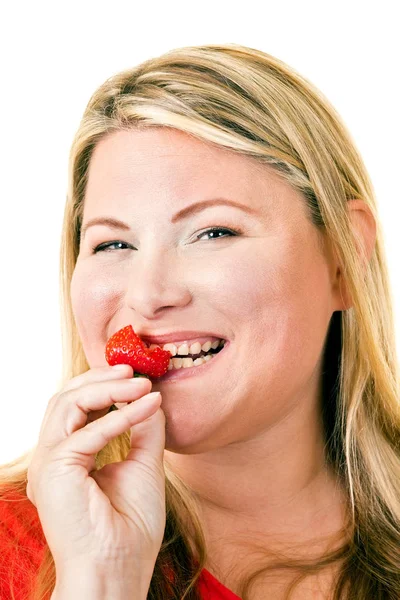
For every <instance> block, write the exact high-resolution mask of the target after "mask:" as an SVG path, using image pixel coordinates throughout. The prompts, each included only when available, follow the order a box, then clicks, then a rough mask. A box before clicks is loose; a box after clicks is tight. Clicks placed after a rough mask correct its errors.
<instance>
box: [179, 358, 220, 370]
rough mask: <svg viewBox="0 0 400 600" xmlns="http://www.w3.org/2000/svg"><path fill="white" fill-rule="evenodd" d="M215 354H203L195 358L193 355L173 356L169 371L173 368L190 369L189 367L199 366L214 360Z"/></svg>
mask: <svg viewBox="0 0 400 600" xmlns="http://www.w3.org/2000/svg"><path fill="white" fill-rule="evenodd" d="M214 356H215V355H214V354H207V356H201V357H199V358H196V360H193V358H191V357H187V358H171V359H170V361H169V365H168V371H171V370H172V369H188V368H189V367H199V366H200V365H202V364H204V363H206V362H208V361H209V360H212V359H213V358H214Z"/></svg>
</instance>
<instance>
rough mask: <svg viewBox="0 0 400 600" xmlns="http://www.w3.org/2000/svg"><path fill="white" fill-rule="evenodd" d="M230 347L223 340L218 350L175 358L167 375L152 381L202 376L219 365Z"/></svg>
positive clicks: (162, 381)
mask: <svg viewBox="0 0 400 600" xmlns="http://www.w3.org/2000/svg"><path fill="white" fill-rule="evenodd" d="M229 345H230V344H229V342H228V341H226V340H221V342H220V343H219V345H218V346H217V347H216V348H210V349H209V350H208V351H205V350H201V352H199V353H197V354H193V355H190V356H187V355H186V356H180V355H176V356H173V357H171V358H170V361H169V365H168V371H167V373H166V374H165V375H163V376H162V377H157V378H155V379H152V381H153V383H154V384H156V383H158V382H160V383H164V382H167V381H175V380H180V379H186V378H187V377H192V376H195V375H202V374H203V373H205V372H208V371H209V369H210V368H212V366H213V365H215V364H216V363H217V362H218V363H219V360H220V357H221V356H222V355H225V353H226V352H227V348H228V347H229Z"/></svg>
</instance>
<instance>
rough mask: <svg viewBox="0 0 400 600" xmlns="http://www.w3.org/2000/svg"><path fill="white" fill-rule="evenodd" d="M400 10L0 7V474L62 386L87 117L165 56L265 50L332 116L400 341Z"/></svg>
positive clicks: (345, 4) (32, 436)
mask: <svg viewBox="0 0 400 600" xmlns="http://www.w3.org/2000/svg"><path fill="white" fill-rule="evenodd" d="M234 4H236V7H235V6H234ZM396 4H397V2H396V1H395V0H394V1H393V2H389V1H387V0H381V1H380V2H379V3H378V2H376V3H366V2H361V1H353V2H352V1H351V0H347V1H343V0H340V1H339V0H336V1H335V2H329V3H328V2H321V1H318V2H312V1H310V0H308V1H307V0H302V2H298V1H297V0H291V1H290V0H289V1H288V0H286V1H285V2H280V3H277V2H267V1H266V0H264V1H260V0H246V2H238V3H234V2H233V1H232V0H222V1H220V2H218V1H217V0H214V1H212V2H204V1H203V2H188V1H186V2H174V1H172V2H144V3H143V2H141V3H138V2H137V0H131V1H129V2H123V1H118V0H113V2H107V3H104V4H103V3H102V2H99V1H97V2H89V1H85V0H80V2H75V3H74V2H71V1H68V2H66V1H65V2H63V3H61V2H43V1H42V2H40V1H39V2H38V1H36V2H28V1H25V2H18V3H17V2H15V3H5V2H4V3H3V4H2V5H3V8H2V9H1V12H0V23H1V25H0V27H1V31H0V52H1V54H0V56H1V65H0V66H1V70H0V73H1V77H0V111H1V135H0V145H1V179H0V182H1V234H2V238H1V282H2V294H1V296H0V302H1V317H2V318H1V344H0V352H1V356H0V361H1V362H0V364H1V382H0V386H1V387H0V393H1V413H0V414H1V418H0V464H2V463H5V462H6V461H8V460H11V459H13V458H16V457H17V456H18V455H19V454H21V453H22V452H24V451H26V450H28V449H29V448H31V447H32V446H33V445H34V444H35V443H36V440H37V435H38V433H39V429H40V425H41V422H42V419H43V415H44V411H45V408H46V406H47V403H48V401H49V399H50V397H51V396H52V395H53V393H54V391H55V388H56V385H57V383H58V380H59V377H60V370H61V342H60V327H59V297H58V293H59V292H58V264H59V263H58V261H59V243H60V233H61V222H62V216H63V210H64V201H65V195H66V176H67V157H68V152H69V146H70V143H71V141H72V137H73V135H74V133H75V130H76V128H77V127H78V123H79V120H80V117H81V115H82V112H83V110H84V108H85V106H86V103H87V102H88V100H89V98H90V96H91V94H92V93H93V92H94V90H95V89H96V88H97V86H98V85H100V84H101V83H102V82H103V81H104V80H105V79H106V78H108V77H109V76H111V75H112V74H114V73H116V72H117V71H119V70H121V69H124V68H128V67H131V66H134V65H136V64H138V63H139V62H141V61H143V60H146V59H147V58H150V57H152V56H157V55H159V54H161V53H163V52H165V51H167V50H170V49H172V48H177V47H180V46H187V45H200V44H205V43H238V44H243V45H246V46H250V47H253V48H257V49H260V50H262V51H264V52H267V53H269V54H273V55H275V56H277V57H278V58H280V59H281V60H283V61H285V62H286V63H288V64H289V65H291V66H292V67H294V68H295V69H296V70H297V71H299V72H300V73H301V74H302V75H304V76H305V77H307V78H308V79H309V80H311V81H312V82H313V83H314V84H315V85H316V86H317V87H319V88H320V89H321V91H322V92H323V93H324V94H325V95H326V96H327V97H328V99H329V100H330V101H331V102H332V104H333V105H334V106H335V107H336V109H337V110H338V111H339V113H340V114H341V116H342V117H343V120H344V122H345V123H346V125H347V127H348V128H349V130H350V132H351V134H352V136H353V139H354V140H355V142H356V145H357V146H358V148H359V149H360V151H361V154H362V156H363V158H364V161H365V164H366V166H367V169H368V171H369V173H370V175H371V178H372V181H373V184H374V187H375V191H376V195H377V198H378V204H379V207H380V214H381V220H382V223H383V227H384V232H385V240H386V249H387V256H388V261H389V269H390V273H391V283H392V289H393V295H394V300H395V312H396V334H397V339H398V340H399V341H400V333H399V332H400V320H399V313H400V267H399V264H398V262H397V263H396V257H397V259H398V258H399V257H400V235H399V217H400V208H399V199H400V198H399V183H398V171H399V150H398V148H399V146H398V140H399V138H400V118H399V106H400V97H399V89H400V86H399V58H400V56H399V54H400V42H399V39H400V36H399V35H398V24H399V22H398V19H397V17H395V10H396Z"/></svg>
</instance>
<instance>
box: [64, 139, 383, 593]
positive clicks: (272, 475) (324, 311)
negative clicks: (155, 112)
mask: <svg viewBox="0 0 400 600" xmlns="http://www.w3.org/2000/svg"><path fill="white" fill-rule="evenodd" d="M217 197H224V198H229V199H233V200H235V201H237V202H240V203H241V204H243V205H246V206H249V207H251V208H253V209H255V211H256V214H255V215H248V214H246V213H244V212H242V211H241V210H240V209H237V208H233V207H228V206H212V207H208V208H206V209H205V210H203V211H202V212H200V213H198V214H196V215H193V216H190V217H189V218H188V219H187V220H185V221H181V222H178V223H176V224H171V222H170V220H171V217H172V215H174V214H175V213H176V212H177V211H178V210H180V209H182V208H184V207H186V206H188V205H190V204H192V203H193V202H195V201H197V200H203V199H206V198H217ZM348 206H349V214H350V218H351V222H352V226H353V227H354V228H356V229H357V230H358V232H359V233H360V234H361V238H362V240H363V243H364V248H363V250H364V251H365V252H366V255H367V257H368V258H370V256H371V253H372V250H373V247H374V243H375V236H376V226H375V221H374V218H373V216H372V214H371V211H370V209H369V208H368V207H367V206H366V205H365V204H364V203H363V202H362V201H360V200H351V201H349V203H348ZM103 215H107V216H112V217H115V218H118V219H120V220H122V221H124V222H126V223H127V224H128V225H129V227H130V228H131V229H130V231H123V230H119V229H117V230H112V229H111V228H110V227H108V226H104V225H96V226H93V227H90V228H89V229H88V230H87V233H86V236H85V237H84V239H83V240H81V247H80V254H79V257H78V261H77V264H76V268H75V272H74V275H73V279H72V283H71V299H72V305H73V310H74V314H75V319H76V323H77V327H78V330H79V334H80V337H81V340H82V343H83V347H84V350H85V353H86V357H87V360H88V363H89V365H90V367H96V366H101V365H105V364H106V362H105V358H104V348H105V344H106V342H107V339H108V338H109V337H110V336H111V335H112V334H113V333H114V332H115V331H117V330H118V329H120V328H121V327H124V326H125V325H127V324H129V323H130V324H132V326H133V328H134V330H135V331H136V332H137V333H139V334H154V335H157V333H163V332H167V331H168V332H169V331H174V330H184V329H194V330H199V331H207V330H210V331H215V332H216V333H218V334H219V335H220V336H221V337H223V338H225V339H228V340H229V341H230V348H228V349H227V351H226V356H225V357H222V356H221V357H220V358H219V359H217V360H218V361H219V364H218V365H217V364H215V365H214V367H212V368H211V369H210V370H209V372H208V373H207V374H206V375H204V376H194V377H191V378H187V379H185V380H181V381H177V382H174V383H172V382H170V383H165V384H163V383H157V382H156V381H155V382H154V383H153V386H152V391H161V393H162V398H163V401H162V405H161V408H162V409H163V410H164V412H165V415H166V450H165V458H166V460H167V461H168V462H169V464H170V465H171V466H172V467H173V469H174V470H175V471H176V472H177V473H178V474H179V475H180V476H181V477H182V478H183V479H184V480H185V481H186V482H187V483H189V484H190V485H191V486H192V487H193V489H194V490H195V493H196V497H197V499H198V501H199V506H200V507H201V510H202V518H203V523H204V527H205V531H206V540H207V544H208V548H209V556H210V561H211V560H212V561H213V562H212V565H213V566H212V567H211V566H210V570H211V568H212V569H213V570H214V571H215V570H216V569H218V575H219V577H220V578H221V579H222V580H223V579H224V577H225V575H224V574H225V573H227V572H228V570H229V567H230V566H232V565H234V564H236V561H237V562H239V561H243V560H245V558H246V556H248V550H243V555H241V554H240V550H238V544H237V542H235V541H234V540H237V538H238V536H239V537H241V536H242V537H243V538H246V539H247V540H248V539H249V538H252V539H254V536H255V535H256V536H257V540H258V541H260V542H265V541H266V540H267V541H268V544H269V545H270V546H271V547H272V546H275V545H278V544H280V543H282V542H285V541H293V540H297V541H307V540H310V539H312V538H313V536H315V534H316V533H318V534H321V535H325V534H330V533H334V532H336V531H338V529H340V527H341V526H342V525H343V519H344V514H345V499H344V494H343V492H342V490H341V489H340V487H339V485H338V483H337V481H336V480H335V477H334V475H333V474H332V473H330V472H329V470H328V469H327V467H326V465H325V461H324V452H323V447H324V439H323V434H322V422H321V417H320V414H321V411H320V406H321V402H323V399H322V398H321V392H320V390H321V364H322V358H323V346H324V342H325V337H326V334H327V331H328V327H329V322H330V319H331V317H332V314H333V312H335V311H341V310H346V309H347V308H349V307H350V306H351V299H350V298H349V295H348V292H347V289H346V285H345V282H344V281H343V277H342V273H341V269H340V265H339V263H338V261H337V259H336V256H335V254H334V252H333V251H332V249H331V246H330V244H329V242H328V241H327V239H325V236H324V235H323V234H322V233H321V232H319V231H318V230H317V229H316V228H315V226H314V225H313V224H312V223H311V222H310V220H309V218H308V215H307V212H306V206H305V202H304V199H303V198H302V196H301V194H300V193H298V192H297V191H295V190H293V189H292V188H291V187H290V186H289V185H288V184H287V183H286V182H285V181H284V180H283V179H281V178H280V177H279V175H278V174H277V173H276V172H274V171H273V170H272V169H271V168H270V167H268V166H261V165H259V164H258V163H257V162H256V161H255V160H253V159H251V158H249V157H244V156H242V155H239V154H236V153H234V152H231V151H229V150H225V149H222V148H219V147H216V146H213V145H211V144H208V143H205V142H202V141H200V140H197V139H195V138H194V137H190V136H188V135H186V134H184V133H182V132H179V131H176V130H172V129H163V128H152V129H147V130H146V129H145V130H141V131H139V130H137V131H119V132H116V133H115V132H114V133H112V134H110V135H109V136H107V137H106V138H104V139H103V140H101V141H100V142H99V143H98V145H97V147H96V149H95V151H94V154H93V156H92V159H91V163H90V168H89V178H88V185H87V191H86V197H85V207H84V216H83V225H85V224H86V223H87V221H88V220H89V219H92V218H93V217H98V216H103ZM213 226H215V227H216V226H218V227H227V228H231V229H237V228H239V229H242V233H241V234H240V235H238V236H236V237H231V236H229V235H228V234H226V235H224V236H223V237H221V238H220V239H212V238H210V236H209V235H207V234H204V230H205V229H207V228H209V227H213ZM201 233H203V235H202V237H201V238H200V239H197V240H196V239H195V236H196V235H197V236H198V235H200V234H201ZM221 235H222V233H220V236H221ZM111 241H122V242H125V243H126V244H128V247H127V246H123V248H124V249H118V248H115V247H114V249H113V250H112V251H109V252H99V253H98V254H92V251H91V250H92V246H94V245H97V244H100V243H104V242H111ZM222 549H223V551H222ZM241 564H242V565H243V564H244V563H243V562H242V563H241ZM210 565H211V562H210ZM226 579H227V581H230V582H231V589H233V587H234V583H233V579H232V577H230V579H229V577H228V576H227V578H226Z"/></svg>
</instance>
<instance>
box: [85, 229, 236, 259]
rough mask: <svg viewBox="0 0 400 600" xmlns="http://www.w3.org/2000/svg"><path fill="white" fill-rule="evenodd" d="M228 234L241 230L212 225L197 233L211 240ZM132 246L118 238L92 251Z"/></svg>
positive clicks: (106, 250) (94, 247) (121, 248)
mask: <svg viewBox="0 0 400 600" xmlns="http://www.w3.org/2000/svg"><path fill="white" fill-rule="evenodd" d="M221 232H222V233H223V234H224V235H219V233H221ZM226 234H228V237H233V236H235V235H239V234H240V232H239V231H235V230H233V229H227V228H226V227H211V228H210V229H206V230H205V231H203V232H202V233H200V234H199V235H197V236H196V240H198V239H200V238H202V237H203V236H204V235H209V236H211V237H210V238H209V239H211V240H218V239H221V238H222V237H226ZM112 246H118V248H112ZM122 246H125V248H123V247H122ZM131 247H132V246H130V244H127V243H126V242H121V241H119V240H116V241H114V242H105V243H103V244H99V245H98V246H93V248H92V253H93V254H97V253H98V252H113V251H114V250H126V249H127V248H131Z"/></svg>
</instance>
